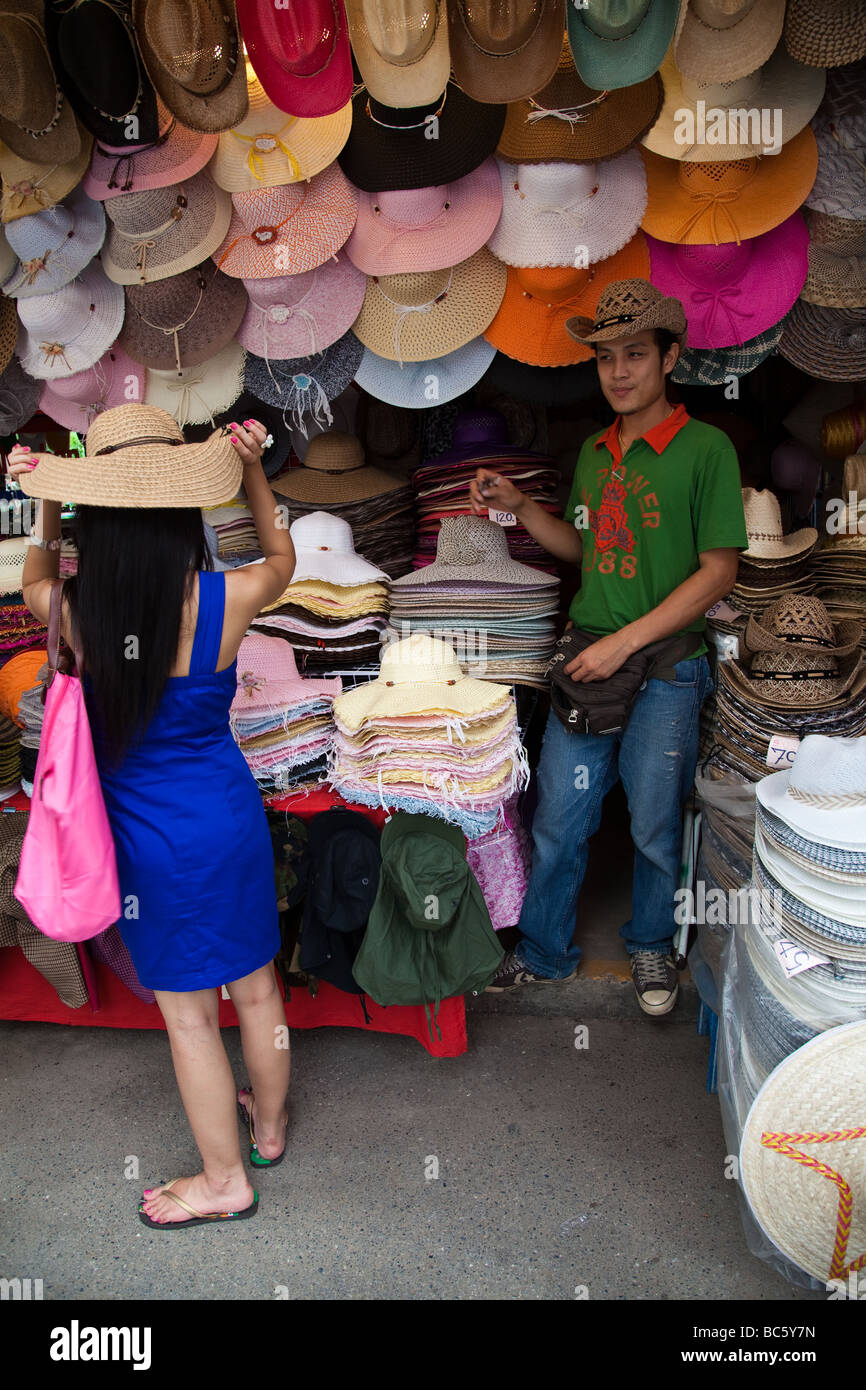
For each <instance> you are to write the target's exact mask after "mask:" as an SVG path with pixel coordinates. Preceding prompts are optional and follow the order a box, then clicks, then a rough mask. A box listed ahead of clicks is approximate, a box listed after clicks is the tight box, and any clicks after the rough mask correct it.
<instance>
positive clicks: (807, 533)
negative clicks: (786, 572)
mask: <svg viewBox="0 0 866 1390" xmlns="http://www.w3.org/2000/svg"><path fill="white" fill-rule="evenodd" d="M817 544H818V532H817V531H816V530H815V528H814V526H804V527H802V529H801V530H799V531H792V532H790V533H789V534H788V535H787V536H779V538H778V540H773V541H759V540H750V541H749V548H748V550H742V551H741V552H740V558H741V559H743V560H745V561H746V562H748V561H749V560H788V559H792V558H794V557H795V556H798V555H803V556H805V555H807V554H808V553H809V552H810V551H812V550H814V549H815V546H816V545H817Z"/></svg>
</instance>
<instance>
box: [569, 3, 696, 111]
mask: <svg viewBox="0 0 866 1390" xmlns="http://www.w3.org/2000/svg"><path fill="white" fill-rule="evenodd" d="M685 8H686V0H586V3H585V4H582V5H581V6H580V8H578V7H577V6H576V5H573V4H570V5H567V6H566V14H567V24H568V42H569V44H570V46H571V52H572V54H573V56H574V65H575V67H576V68H577V70H578V72H579V73H580V75H581V77H582V78H583V80H584V82H588V83H589V85H590V86H591V87H596V88H597V89H598V90H599V91H604V90H605V89H607V90H608V91H610V90H611V89H613V88H616V87H631V86H633V85H634V84H635V83H636V82H643V81H645V79H646V78H647V77H650V76H651V75H652V73H654V72H658V69H659V64H660V63H661V61H662V58H663V57H664V55H665V53H666V52H667V49H668V46H669V44H670V43H671V41H672V40H673V39H674V38H675V37H676V34H677V33H678V32H679V30H680V28H681V27H682V22H683V19H684V17H685Z"/></svg>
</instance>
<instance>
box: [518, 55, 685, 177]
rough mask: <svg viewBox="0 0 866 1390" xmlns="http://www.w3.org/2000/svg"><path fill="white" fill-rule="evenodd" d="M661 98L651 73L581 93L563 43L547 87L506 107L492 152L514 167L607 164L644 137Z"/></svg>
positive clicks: (655, 76)
mask: <svg viewBox="0 0 866 1390" xmlns="http://www.w3.org/2000/svg"><path fill="white" fill-rule="evenodd" d="M663 96H664V89H663V88H662V84H661V79H660V78H659V76H658V74H656V73H653V75H652V76H651V77H648V78H647V79H646V81H644V82H638V83H637V84H636V85H634V86H630V87H625V88H617V89H616V90H614V91H604V92H599V91H596V90H595V89H594V88H592V87H587V85H586V83H585V82H584V81H583V79H582V78H581V76H580V74H579V73H578V71H577V69H576V68H575V66H574V62H573V61H572V57H571V49H570V48H569V46H568V44H567V43H564V44H563V46H562V52H561V55H560V59H559V66H558V67H557V69H556V72H555V73H554V74H553V76H552V77H551V79H550V81H549V82H548V83H547V86H546V87H543V88H542V89H541V90H540V91H536V92H534V93H533V94H532V95H530V96H528V97H526V98H524V99H523V100H521V101H510V102H509V104H508V114H507V115H506V117H505V127H504V129H503V131H502V135H501V137H500V140H499V144H498V146H497V150H496V152H497V154H499V155H501V156H502V158H503V159H509V160H513V161H514V162H515V163H518V164H532V163H548V162H552V161H553V160H557V159H565V160H569V161H571V162H575V163H579V162H582V161H594V160H597V159H609V158H610V157H611V156H612V155H617V154H623V153H624V152H625V150H627V149H629V148H630V146H631V145H633V144H635V143H636V142H637V141H638V140H639V139H640V138H641V136H642V135H645V134H646V132H647V131H648V130H649V128H650V126H652V124H653V122H654V121H655V120H656V118H657V117H658V114H659V111H660V110H661V105H662V99H663Z"/></svg>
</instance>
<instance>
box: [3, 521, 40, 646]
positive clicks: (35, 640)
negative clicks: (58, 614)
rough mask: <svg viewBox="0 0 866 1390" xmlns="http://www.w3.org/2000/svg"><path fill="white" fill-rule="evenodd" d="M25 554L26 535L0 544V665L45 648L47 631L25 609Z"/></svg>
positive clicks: (11, 538) (27, 609) (28, 610)
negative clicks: (17, 655) (19, 655)
mask: <svg viewBox="0 0 866 1390" xmlns="http://www.w3.org/2000/svg"><path fill="white" fill-rule="evenodd" d="M13 517H14V513H13ZM26 555H27V538H26V536H22V537H18V536H14V537H10V538H9V539H8V540H2V541H0V662H4V661H7V660H8V659H9V657H10V656H12V655H14V653H15V652H21V651H27V650H28V649H30V648H32V647H40V646H41V647H44V646H45V639H46V636H47V631H48V629H47V628H46V627H44V626H43V624H42V623H40V622H39V620H38V618H34V616H33V614H32V613H31V612H30V609H29V608H26V607H25V605H24V598H23V595H22V593H21V576H22V573H23V570H24V560H25V558H26Z"/></svg>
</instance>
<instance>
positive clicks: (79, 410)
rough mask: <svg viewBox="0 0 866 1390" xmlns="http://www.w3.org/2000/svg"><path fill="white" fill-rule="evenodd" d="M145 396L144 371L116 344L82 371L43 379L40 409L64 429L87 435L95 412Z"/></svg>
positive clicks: (100, 412)
mask: <svg viewBox="0 0 866 1390" xmlns="http://www.w3.org/2000/svg"><path fill="white" fill-rule="evenodd" d="M143 399H144V371H143V369H142V368H141V367H140V366H139V365H138V364H137V363H135V362H133V361H132V359H131V358H130V357H127V355H126V353H125V352H123V351H122V350H121V349H120V348H119V347H118V345H117V343H115V344H114V346H113V347H111V348H109V350H108V352H106V353H103V355H102V357H100V359H99V361H98V362H95V363H94V364H93V366H92V367H87V368H86V369H85V370H84V371H83V372H74V373H73V375H72V376H62V377H57V378H56V380H53V381H46V382H45V383H44V385H43V389H42V395H41V397H40V400H39V409H40V410H41V411H42V413H43V415H47V416H48V418H49V420H53V421H54V422H55V424H57V425H60V426H61V428H62V429H65V430H75V431H76V433H78V434H87V431H88V430H89V428H90V426H91V424H92V423H93V421H94V419H95V418H96V416H97V415H101V414H102V412H103V411H104V410H111V409H113V408H114V406H116V405H123V404H124V403H125V402H127V401H142V400H143Z"/></svg>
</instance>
